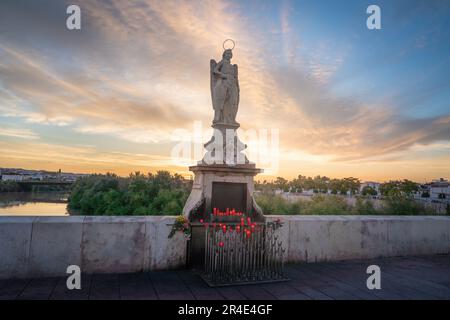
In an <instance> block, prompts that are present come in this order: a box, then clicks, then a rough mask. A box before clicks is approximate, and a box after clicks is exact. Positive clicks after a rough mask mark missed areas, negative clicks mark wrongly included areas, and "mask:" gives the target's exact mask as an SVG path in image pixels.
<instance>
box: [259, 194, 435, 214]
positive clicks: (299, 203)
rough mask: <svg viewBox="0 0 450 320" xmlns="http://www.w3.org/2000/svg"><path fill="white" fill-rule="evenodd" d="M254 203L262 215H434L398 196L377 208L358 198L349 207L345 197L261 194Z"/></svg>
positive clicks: (369, 201) (385, 201) (426, 209)
mask: <svg viewBox="0 0 450 320" xmlns="http://www.w3.org/2000/svg"><path fill="white" fill-rule="evenodd" d="M256 202H257V203H258V205H259V206H260V207H261V209H262V210H263V212H264V214H269V215H270V214H286V215H297V214H298V215H436V214H438V213H437V212H436V211H434V210H433V209H432V208H430V207H425V206H424V205H423V204H422V203H420V202H417V201H415V200H414V199H412V198H410V197H408V196H406V195H401V194H395V195H391V196H389V197H387V198H385V199H384V200H383V201H382V204H381V205H379V206H378V207H376V206H375V203H374V200H372V199H370V198H365V197H357V198H356V201H355V203H354V204H353V205H350V204H349V203H348V202H347V201H346V198H345V197H341V196H338V195H322V194H317V195H314V196H312V197H311V199H310V200H306V199H305V200H303V199H299V200H294V201H292V200H287V199H286V198H284V197H283V196H281V195H275V194H273V193H261V194H258V195H256Z"/></svg>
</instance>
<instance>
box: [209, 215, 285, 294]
mask: <svg viewBox="0 0 450 320" xmlns="http://www.w3.org/2000/svg"><path fill="white" fill-rule="evenodd" d="M275 228H276V227H275V226H274V225H273V224H266V223H253V224H252V225H251V226H246V227H244V226H241V225H240V224H228V225H227V226H226V227H225V228H223V226H221V225H217V224H210V225H207V226H206V227H205V233H206V235H205V269H204V274H203V275H202V278H203V279H204V280H205V281H206V282H207V283H208V284H209V285H210V286H223V285H233V284H247V283H255V282H273V281H284V280H288V279H287V278H286V277H285V275H284V273H283V266H284V263H283V260H284V259H283V257H284V254H285V249H284V248H283V243H282V241H281V240H280V239H279V237H278V235H276V233H275Z"/></svg>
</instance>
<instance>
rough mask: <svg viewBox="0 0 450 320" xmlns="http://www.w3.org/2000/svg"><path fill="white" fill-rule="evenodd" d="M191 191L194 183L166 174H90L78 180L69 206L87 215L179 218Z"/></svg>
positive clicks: (160, 172) (164, 172)
mask: <svg viewBox="0 0 450 320" xmlns="http://www.w3.org/2000/svg"><path fill="white" fill-rule="evenodd" d="M190 189H191V181H188V180H185V179H184V178H183V177H181V176H180V175H177V174H175V175H171V174H170V173H169V172H167V171H158V172H157V173H156V174H148V175H143V174H141V173H139V172H136V173H135V174H130V176H129V177H127V178H121V177H118V176H116V175H114V174H106V175H91V176H88V177H83V178H81V179H79V180H77V182H76V183H75V185H74V186H73V189H72V193H71V195H70V197H69V204H68V207H69V209H70V210H71V211H75V212H77V213H80V214H84V215H178V214H180V213H181V211H182V209H183V206H184V203H185V201H186V199H187V196H188V194H189V191H190Z"/></svg>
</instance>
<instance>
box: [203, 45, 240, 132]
mask: <svg viewBox="0 0 450 320" xmlns="http://www.w3.org/2000/svg"><path fill="white" fill-rule="evenodd" d="M232 57H233V52H232V50H231V49H226V50H225V51H224V52H223V54H222V60H221V61H220V62H219V63H217V62H216V61H215V60H214V59H212V60H211V61H210V67H211V98H212V104H213V109H214V120H213V124H216V123H223V124H231V125H239V124H238V123H237V122H236V114H237V111H238V105H239V82H238V66H237V65H236V64H231V58H232Z"/></svg>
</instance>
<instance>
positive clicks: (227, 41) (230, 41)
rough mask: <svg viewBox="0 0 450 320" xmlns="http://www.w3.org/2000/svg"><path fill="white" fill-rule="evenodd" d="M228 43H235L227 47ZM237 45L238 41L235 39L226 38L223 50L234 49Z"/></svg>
mask: <svg viewBox="0 0 450 320" xmlns="http://www.w3.org/2000/svg"><path fill="white" fill-rule="evenodd" d="M227 43H232V44H233V47H229V48H227V47H226V46H225V45H226V44H227ZM235 46H236V43H235V42H234V40H233V39H226V40H225V41H224V42H223V43H222V47H223V50H233V49H234V47H235Z"/></svg>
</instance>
